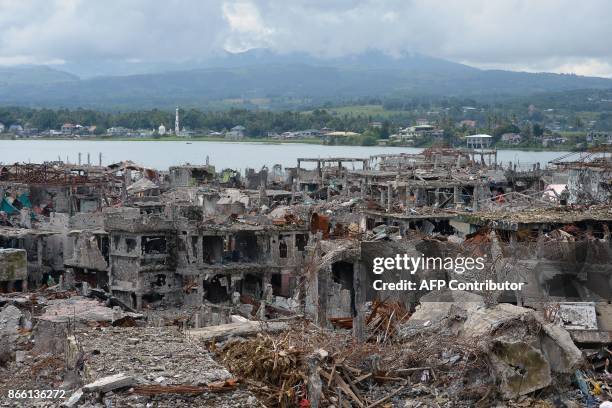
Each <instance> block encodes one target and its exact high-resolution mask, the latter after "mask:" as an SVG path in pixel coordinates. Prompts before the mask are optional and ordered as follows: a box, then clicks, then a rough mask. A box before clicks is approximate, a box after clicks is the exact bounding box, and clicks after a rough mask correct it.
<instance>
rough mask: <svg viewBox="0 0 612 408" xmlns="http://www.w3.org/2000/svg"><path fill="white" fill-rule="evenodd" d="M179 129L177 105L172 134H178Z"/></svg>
mask: <svg viewBox="0 0 612 408" xmlns="http://www.w3.org/2000/svg"><path fill="white" fill-rule="evenodd" d="M180 130H181V128H180V126H179V115H178V106H177V107H176V116H175V118H174V134H175V135H176V136H178V134H179V131H180Z"/></svg>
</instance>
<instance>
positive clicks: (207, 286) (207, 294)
mask: <svg viewBox="0 0 612 408" xmlns="http://www.w3.org/2000/svg"><path fill="white" fill-rule="evenodd" d="M221 279H225V278H224V277H223V276H221V277H220V276H219V275H217V276H215V277H213V278H212V279H211V280H210V281H207V280H204V281H203V282H202V287H203V288H204V299H206V300H208V301H209V302H212V303H220V302H225V301H228V300H229V294H228V293H227V288H226V287H225V286H222V285H221Z"/></svg>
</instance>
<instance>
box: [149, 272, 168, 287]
mask: <svg viewBox="0 0 612 408" xmlns="http://www.w3.org/2000/svg"><path fill="white" fill-rule="evenodd" d="M165 284H166V275H164V274H163V273H160V274H157V275H155V280H154V281H153V282H151V286H158V287H159V286H164V285H165Z"/></svg>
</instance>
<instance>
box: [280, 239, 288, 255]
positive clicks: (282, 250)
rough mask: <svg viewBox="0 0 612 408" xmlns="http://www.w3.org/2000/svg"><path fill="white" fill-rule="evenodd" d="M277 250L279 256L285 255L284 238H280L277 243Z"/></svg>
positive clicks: (285, 245) (285, 244)
mask: <svg viewBox="0 0 612 408" xmlns="http://www.w3.org/2000/svg"><path fill="white" fill-rule="evenodd" d="M278 251H279V254H280V257H281V258H286V257H287V243H286V242H285V240H284V239H282V240H281V241H280V243H279V244H278Z"/></svg>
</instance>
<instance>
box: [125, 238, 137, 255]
mask: <svg viewBox="0 0 612 408" xmlns="http://www.w3.org/2000/svg"><path fill="white" fill-rule="evenodd" d="M125 247H126V250H127V252H132V251H133V250H134V249H136V240H135V239H134V238H126V239H125Z"/></svg>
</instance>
